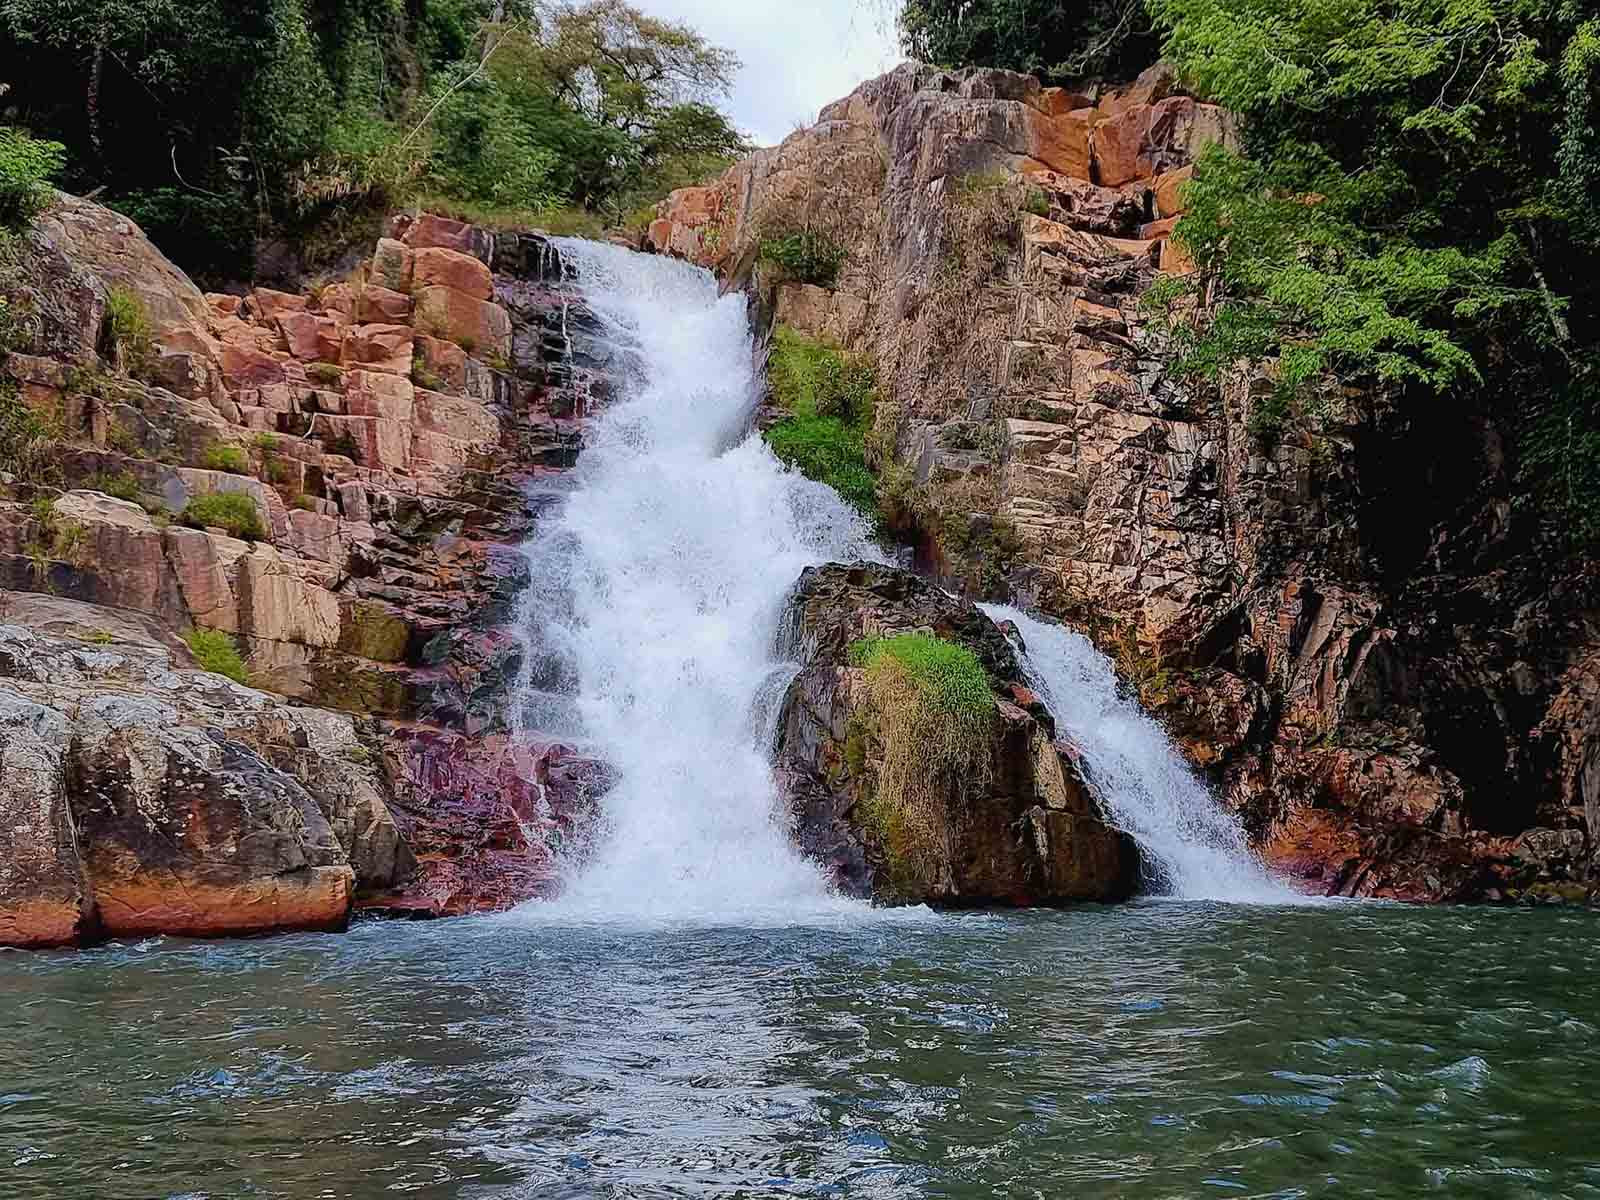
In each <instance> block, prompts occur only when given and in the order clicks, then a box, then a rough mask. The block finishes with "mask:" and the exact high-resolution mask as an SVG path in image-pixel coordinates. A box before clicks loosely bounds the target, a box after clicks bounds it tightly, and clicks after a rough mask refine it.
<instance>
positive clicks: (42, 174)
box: [0, 126, 66, 232]
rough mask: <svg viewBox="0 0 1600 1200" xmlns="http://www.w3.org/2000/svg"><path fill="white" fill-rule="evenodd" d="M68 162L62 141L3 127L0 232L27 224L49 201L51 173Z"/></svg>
mask: <svg viewBox="0 0 1600 1200" xmlns="http://www.w3.org/2000/svg"><path fill="white" fill-rule="evenodd" d="M65 165H66V147H65V146H63V145H62V144H61V143H60V142H50V141H44V140H42V139H40V138H33V137H29V136H28V135H27V134H26V133H23V132H22V131H21V130H19V129H12V128H10V127H9V126H0V232H3V231H6V230H12V231H14V230H17V229H21V228H24V227H26V226H27V224H28V222H29V221H31V220H33V218H34V216H35V215H36V214H37V213H38V212H39V210H40V209H42V208H43V207H44V206H45V205H46V204H48V203H49V200H50V185H49V180H50V178H51V176H53V175H55V174H56V173H57V172H58V171H60V170H61V168H62V167H63V166H65Z"/></svg>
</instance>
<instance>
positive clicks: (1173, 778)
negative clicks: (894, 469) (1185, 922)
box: [983, 604, 1300, 904]
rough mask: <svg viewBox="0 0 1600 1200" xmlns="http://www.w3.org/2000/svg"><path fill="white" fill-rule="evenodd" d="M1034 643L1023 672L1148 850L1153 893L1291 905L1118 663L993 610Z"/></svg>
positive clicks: (1106, 800) (1083, 643) (1052, 628)
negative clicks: (1131, 690)
mask: <svg viewBox="0 0 1600 1200" xmlns="http://www.w3.org/2000/svg"><path fill="white" fill-rule="evenodd" d="M983 609H984V611H985V612H987V613H988V614H989V615H990V616H991V617H993V618H994V619H995V620H996V621H1011V622H1014V623H1015V624H1016V626H1017V629H1018V631H1019V632H1020V633H1021V634H1022V640H1023V642H1024V643H1025V644H1026V645H1027V655H1026V658H1025V661H1024V669H1025V670H1026V671H1027V673H1028V679H1029V682H1030V683H1032V684H1033V685H1034V686H1035V687H1036V688H1037V690H1038V692H1039V694H1040V696H1041V697H1042V698H1043V700H1044V702H1045V705H1046V706H1047V707H1048V708H1049V709H1050V712H1051V713H1052V714H1053V715H1054V717H1055V719H1056V724H1057V727H1058V729H1059V730H1060V732H1061V733H1062V734H1063V735H1065V736H1066V737H1067V738H1068V739H1069V740H1071V741H1072V742H1073V743H1074V744H1075V745H1076V746H1077V747H1078V750H1079V751H1080V753H1081V754H1082V757H1083V765H1084V774H1085V776H1086V777H1087V778H1088V781H1089V786H1090V787H1091V788H1092V789H1093V790H1094V793H1095V797H1096V799H1098V800H1099V802H1100V804H1101V807H1102V808H1103V809H1104V810H1105V813H1106V816H1107V818H1108V819H1109V820H1110V821H1111V823H1112V824H1113V825H1115V826H1116V827H1117V828H1118V829H1121V830H1122V831H1123V832H1125V833H1127V834H1128V835H1130V836H1131V837H1132V838H1133V839H1134V840H1135V841H1136V842H1138V843H1139V849H1140V851H1141V853H1142V856H1143V860H1144V864H1145V871H1146V876H1147V879H1146V882H1147V884H1148V885H1149V887H1150V890H1152V891H1154V892H1157V893H1160V894H1165V895H1170V896H1173V897H1176V898H1180V899H1187V900H1226V901H1232V902H1237V903H1246V904H1287V903H1294V902H1296V901H1297V900H1299V899H1300V897H1299V896H1297V895H1296V894H1295V893H1293V892H1291V891H1289V889H1287V888H1286V887H1284V886H1283V885H1281V884H1279V883H1278V882H1276V881H1275V880H1273V879H1272V878H1271V877H1270V876H1269V875H1268V874H1267V872H1266V870H1265V868H1263V867H1262V865H1261V864H1260V862H1259V861H1257V859H1256V857H1255V855H1254V854H1253V853H1252V852H1251V851H1250V848H1249V846H1248V845H1247V844H1246V842H1245V838H1244V831H1243V830H1242V829H1241V828H1240V827H1239V823H1238V822H1237V821H1236V820H1235V819H1234V818H1233V816H1232V814H1230V813H1228V812H1227V811H1225V810H1224V809H1223V808H1222V806H1221V805H1219V804H1218V803H1217V801H1216V799H1215V798H1214V797H1213V796H1212V795H1211V793H1210V792H1209V791H1208V790H1207V789H1206V787H1205V785H1204V784H1203V783H1201V782H1200V780H1199V779H1197V778H1196V777H1195V775H1194V773H1193V771H1191V770H1190V769H1189V766H1188V764H1187V763H1185V762H1184V761H1183V759H1182V758H1181V757H1180V756H1179V754H1178V751H1177V749H1176V747H1174V746H1173V745H1172V742H1171V740H1170V739H1169V738H1168V737H1167V735H1166V733H1165V731H1164V730H1162V728H1161V726H1160V725H1158V724H1157V723H1156V722H1155V721H1154V720H1153V719H1152V718H1151V717H1150V715H1149V714H1148V713H1146V712H1145V711H1144V710H1143V709H1142V708H1141V707H1140V706H1139V704H1138V702H1137V701H1135V700H1134V699H1133V698H1132V697H1130V696H1129V695H1127V694H1126V692H1125V691H1124V690H1123V688H1122V687H1121V686H1120V683H1119V681H1118V679H1117V672H1116V668H1115V667H1114V666H1112V664H1111V660H1110V659H1108V658H1106V656H1105V655H1103V654H1101V653H1100V652H1099V651H1098V650H1096V649H1095V648H1094V644H1093V643H1092V642H1090V641H1089V639H1088V638H1086V637H1084V636H1083V635H1082V634H1081V633H1078V632H1076V631H1074V630H1072V629H1069V628H1067V627H1066V626H1064V625H1052V624H1048V623H1046V622H1044V621H1040V620H1038V619H1036V618H1034V617H1031V616H1029V615H1028V614H1027V613H1024V612H1022V611H1020V610H1018V609H1015V608H1007V607H1005V606H1004V605H999V604H986V605H983Z"/></svg>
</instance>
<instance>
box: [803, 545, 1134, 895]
mask: <svg viewBox="0 0 1600 1200" xmlns="http://www.w3.org/2000/svg"><path fill="white" fill-rule="evenodd" d="M902 633H919V634H924V635H931V636H934V637H937V638H939V639H940V640H942V641H945V642H948V643H953V644H954V645H956V646H959V647H962V648H964V649H965V650H967V651H970V652H971V654H972V656H973V657H974V658H975V660H976V663H977V664H978V665H979V667H981V670H982V673H983V675H984V678H985V679H986V681H987V683H988V684H989V689H990V695H989V699H988V703H989V704H990V705H992V709H990V710H989V711H988V714H987V716H981V717H980V719H978V720H977V721H976V723H973V724H970V725H969V726H968V727H967V732H964V733H962V734H961V736H962V737H965V738H970V739H971V741H972V744H971V745H970V746H966V747H965V748H964V749H962V750H961V756H962V757H961V762H962V764H963V765H962V766H960V767H950V768H948V769H946V768H944V767H938V766H936V767H932V768H929V770H928V772H927V773H925V774H922V775H919V776H917V778H918V779H919V781H920V782H919V783H918V785H917V787H916V789H915V790H914V791H913V790H911V789H909V788H903V787H902V786H901V784H900V783H897V782H894V781H895V780H902V781H903V780H904V778H905V777H906V776H905V773H904V772H905V768H904V763H905V761H907V760H906V759H905V757H904V756H905V755H906V754H908V753H909V755H911V756H912V758H913V759H915V757H916V756H918V755H921V754H923V753H925V749H926V748H925V747H922V746H902V745H898V740H899V739H901V738H902V737H903V736H904V734H903V732H899V731H897V729H896V725H895V721H894V717H895V716H896V715H897V712H898V711H901V710H899V709H897V710H891V711H886V710H885V708H884V701H883V699H882V697H881V695H880V694H879V693H877V692H876V691H875V690H874V684H873V681H872V678H871V675H872V672H871V669H870V668H868V667H865V666H863V665H862V663H861V662H860V661H859V659H857V658H856V657H855V656H854V655H853V653H852V647H853V646H855V645H856V644H857V643H858V642H859V641H860V640H861V639H868V638H881V637H893V636H895V635H898V634H902ZM780 652H781V653H782V654H783V655H784V656H786V657H789V658H791V659H797V660H799V662H800V663H801V671H800V674H799V675H798V676H797V677H796V678H795V680H794V682H793V683H792V684H791V685H790V687H789V691H788V693H787V695H786V697H785V700H784V704H783V710H782V714H781V717H780V723H779V733H778V741H777V762H778V770H779V774H780V778H782V779H783V780H784V782H785V785H786V790H787V794H788V797H789V801H790V805H791V809H792V813H793V818H794V822H795V829H796V837H797V839H798V841H799V844H800V846H801V848H802V849H803V850H804V851H806V852H807V853H808V854H809V855H810V856H811V857H813V858H815V859H817V860H818V861H820V862H822V863H823V864H824V865H825V866H827V867H828V869H829V870H830V871H831V873H832V875H833V877H834V880H835V882H836V884H837V885H838V886H839V887H840V888H841V890H843V891H845V892H848V893H850V894H853V895H858V896H863V897H871V898H873V899H875V900H880V901H888V902H896V903H928V904H935V905H942V906H947V907H973V906H984V905H1016V906H1028V905H1050V904H1064V903H1069V902H1073V901H1081V900H1115V899H1121V898H1123V897H1125V896H1127V895H1128V894H1129V893H1130V892H1131V890H1132V887H1133V884H1134V881H1135V878H1136V875H1137V854H1136V851H1135V849H1134V847H1133V843H1132V842H1131V841H1130V840H1129V839H1128V838H1126V837H1125V836H1124V835H1122V834H1120V833H1118V832H1116V831H1114V830H1112V829H1111V828H1110V827H1109V826H1107V825H1106V823H1105V821H1104V819H1103V818H1102V817H1101V815H1100V814H1099V812H1098V810H1097V807H1096V805H1095V803H1094V801H1093V799H1092V798H1091V796H1090V793H1089V790H1088V787H1087V786H1086V785H1085V783H1084V781H1083V779H1082V777H1081V776H1080V775H1079V773H1078V769H1077V767H1076V765H1075V756H1074V754H1073V752H1072V751H1071V749H1070V747H1068V746H1067V745H1065V744H1064V743H1060V742H1058V741H1057V739H1056V736H1055V725H1054V721H1053V719H1052V718H1051V716H1050V714H1049V713H1048V711H1046V710H1045V709H1044V707H1043V706H1042V705H1041V704H1039V702H1038V701H1037V700H1036V699H1035V698H1034V697H1033V695H1032V693H1031V692H1029V691H1028V690H1027V688H1026V687H1025V685H1024V683H1023V679H1022V671H1021V669H1020V667H1019V665H1018V662H1017V657H1016V652H1015V650H1014V649H1013V647H1012V646H1011V644H1010V642H1009V641H1008V640H1007V638H1006V635H1005V634H1004V633H1002V632H1001V630H1000V629H999V627H998V626H996V625H995V624H994V622H993V621H991V620H990V619H989V618H988V617H987V616H985V615H984V614H983V613H982V612H981V611H979V610H978V609H977V608H976V607H974V606H973V605H972V604H970V603H967V602H965V601H960V600H955V599H952V598H951V597H950V596H949V595H948V594H947V593H945V592H943V591H942V590H941V589H939V588H937V587H935V586H933V585H932V584H929V583H927V582H925V581H924V580H922V579H920V578H918V577H917V576H915V575H912V574H910V573H909V572H905V571H900V570H897V569H894V568H891V567H886V566H880V565H876V564H858V565H856V566H839V565H832V566H827V567H821V568H813V569H810V570H808V571H806V573H805V574H804V575H802V576H801V578H800V581H799V584H798V585H797V587H796V589H795V592H794V594H793V595H792V597H791V599H790V606H789V613H788V616H787V618H786V622H785V632H784V635H783V643H782V645H781V646H780ZM974 730H976V732H973V731H974ZM897 764H899V765H897Z"/></svg>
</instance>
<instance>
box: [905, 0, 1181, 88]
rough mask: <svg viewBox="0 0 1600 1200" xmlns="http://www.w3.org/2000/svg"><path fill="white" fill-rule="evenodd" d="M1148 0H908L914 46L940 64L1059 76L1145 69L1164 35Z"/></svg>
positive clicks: (910, 45) (910, 46) (909, 44)
mask: <svg viewBox="0 0 1600 1200" xmlns="http://www.w3.org/2000/svg"><path fill="white" fill-rule="evenodd" d="M1143 7H1144V6H1143V5H1142V4H1141V3H1140V0H1079V2H1078V3H1074V4H1062V3H1060V2H1059V0H907V2H906V4H905V6H904V7H903V8H902V9H901V12H900V33H901V38H902V40H903V41H904V43H905V48H906V51H907V52H908V53H909V54H910V55H911V56H912V57H913V58H917V59H920V60H922V61H923V62H931V63H937V64H938V65H940V66H978V67H1003V68H1005V69H1007V70H1010V71H1028V72H1032V73H1036V74H1039V75H1042V76H1044V77H1045V78H1047V79H1051V80H1063V79H1073V78H1077V77H1080V76H1084V75H1105V76H1110V77H1117V76H1127V77H1131V76H1133V75H1135V74H1137V73H1138V72H1139V70H1140V68H1142V67H1144V66H1147V65H1149V63H1150V62H1152V61H1154V59H1155V55H1156V51H1157V45H1158V40H1157V38H1156V37H1155V36H1154V34H1153V31H1152V30H1151V27H1150V19H1149V17H1148V16H1147V15H1146V14H1145V13H1144V11H1143Z"/></svg>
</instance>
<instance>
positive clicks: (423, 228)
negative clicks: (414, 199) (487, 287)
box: [401, 213, 493, 260]
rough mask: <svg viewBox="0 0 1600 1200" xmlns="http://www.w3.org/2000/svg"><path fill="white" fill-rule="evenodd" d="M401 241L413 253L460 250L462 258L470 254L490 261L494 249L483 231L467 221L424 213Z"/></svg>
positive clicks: (407, 229) (489, 238)
mask: <svg viewBox="0 0 1600 1200" xmlns="http://www.w3.org/2000/svg"><path fill="white" fill-rule="evenodd" d="M401 241H403V242H404V243H405V244H406V245H407V246H410V247H411V248H412V249H413V250H425V249H428V248H429V247H440V248H442V249H445V250H458V251H460V252H461V253H462V254H470V255H472V256H473V257H475V258H479V259H484V260H487V259H488V257H489V251H490V250H491V249H492V247H493V239H492V238H491V237H489V235H488V234H486V233H485V232H484V231H483V230H481V229H478V228H476V227H475V226H472V225H469V224H467V223H466V222H465V221H456V220H452V219H451V218H449V217H441V216H436V215H435V214H433V213H422V214H421V215H420V216H418V217H417V219H416V220H415V221H412V222H411V224H410V225H409V226H408V227H407V228H406V230H405V232H404V234H403V235H402V236H401Z"/></svg>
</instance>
